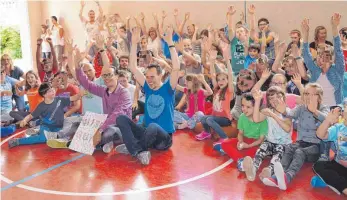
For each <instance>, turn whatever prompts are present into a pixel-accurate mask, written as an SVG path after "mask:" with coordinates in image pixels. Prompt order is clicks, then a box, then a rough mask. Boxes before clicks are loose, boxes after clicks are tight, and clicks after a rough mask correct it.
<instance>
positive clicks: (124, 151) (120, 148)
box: [116, 144, 130, 154]
mask: <svg viewBox="0 0 347 200" xmlns="http://www.w3.org/2000/svg"><path fill="white" fill-rule="evenodd" d="M116 151H117V152H118V153H121V154H130V153H129V151H128V149H127V147H126V146H125V144H121V145H118V146H116Z"/></svg>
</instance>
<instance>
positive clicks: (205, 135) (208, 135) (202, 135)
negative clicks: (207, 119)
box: [195, 131, 211, 141]
mask: <svg viewBox="0 0 347 200" xmlns="http://www.w3.org/2000/svg"><path fill="white" fill-rule="evenodd" d="M195 138H196V139H197V140H199V141H201V140H205V139H209V138H211V133H207V132H206V131H203V132H201V133H200V134H198V135H196V136H195Z"/></svg>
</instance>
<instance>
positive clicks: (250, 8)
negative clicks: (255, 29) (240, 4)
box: [248, 4, 255, 15]
mask: <svg viewBox="0 0 347 200" xmlns="http://www.w3.org/2000/svg"><path fill="white" fill-rule="evenodd" d="M248 13H249V14H250V15H254V13H255V6H254V4H251V5H250V6H249V8H248Z"/></svg>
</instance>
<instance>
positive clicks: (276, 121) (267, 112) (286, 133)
mask: <svg viewBox="0 0 347 200" xmlns="http://www.w3.org/2000/svg"><path fill="white" fill-rule="evenodd" d="M253 97H254V99H255V105H254V112H253V120H254V122H261V121H264V120H267V123H268V133H267V136H266V139H265V141H264V142H263V143H262V144H261V145H260V147H259V149H258V150H257V152H256V153H255V156H254V159H252V158H251V157H250V156H246V157H245V159H244V164H243V166H244V168H245V172H246V176H247V179H248V180H249V181H254V179H255V175H256V172H257V170H258V169H259V167H260V165H261V163H262V161H263V160H264V158H265V157H267V156H272V159H271V163H270V166H269V167H265V168H264V169H263V171H262V173H261V174H260V179H262V178H264V177H270V176H271V174H273V169H274V168H273V165H274V162H275V161H280V160H281V158H282V154H283V152H284V145H287V144H291V143H292V139H291V130H292V120H291V119H290V118H288V117H285V116H283V115H282V114H280V113H279V112H278V111H277V110H276V109H275V106H276V104H277V102H278V101H284V102H285V99H286V96H285V93H284V92H283V90H282V89H281V88H280V87H278V86H272V87H270V88H269V89H268V90H267V91H266V99H267V102H269V103H268V104H267V106H268V108H265V109H263V110H261V112H259V109H260V106H261V105H260V102H261V100H262V98H263V95H262V92H261V91H259V90H258V91H254V92H253Z"/></svg>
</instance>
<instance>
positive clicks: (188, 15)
mask: <svg viewBox="0 0 347 200" xmlns="http://www.w3.org/2000/svg"><path fill="white" fill-rule="evenodd" d="M189 18H190V12H187V13H186V14H185V15H184V20H186V21H187V20H189Z"/></svg>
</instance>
